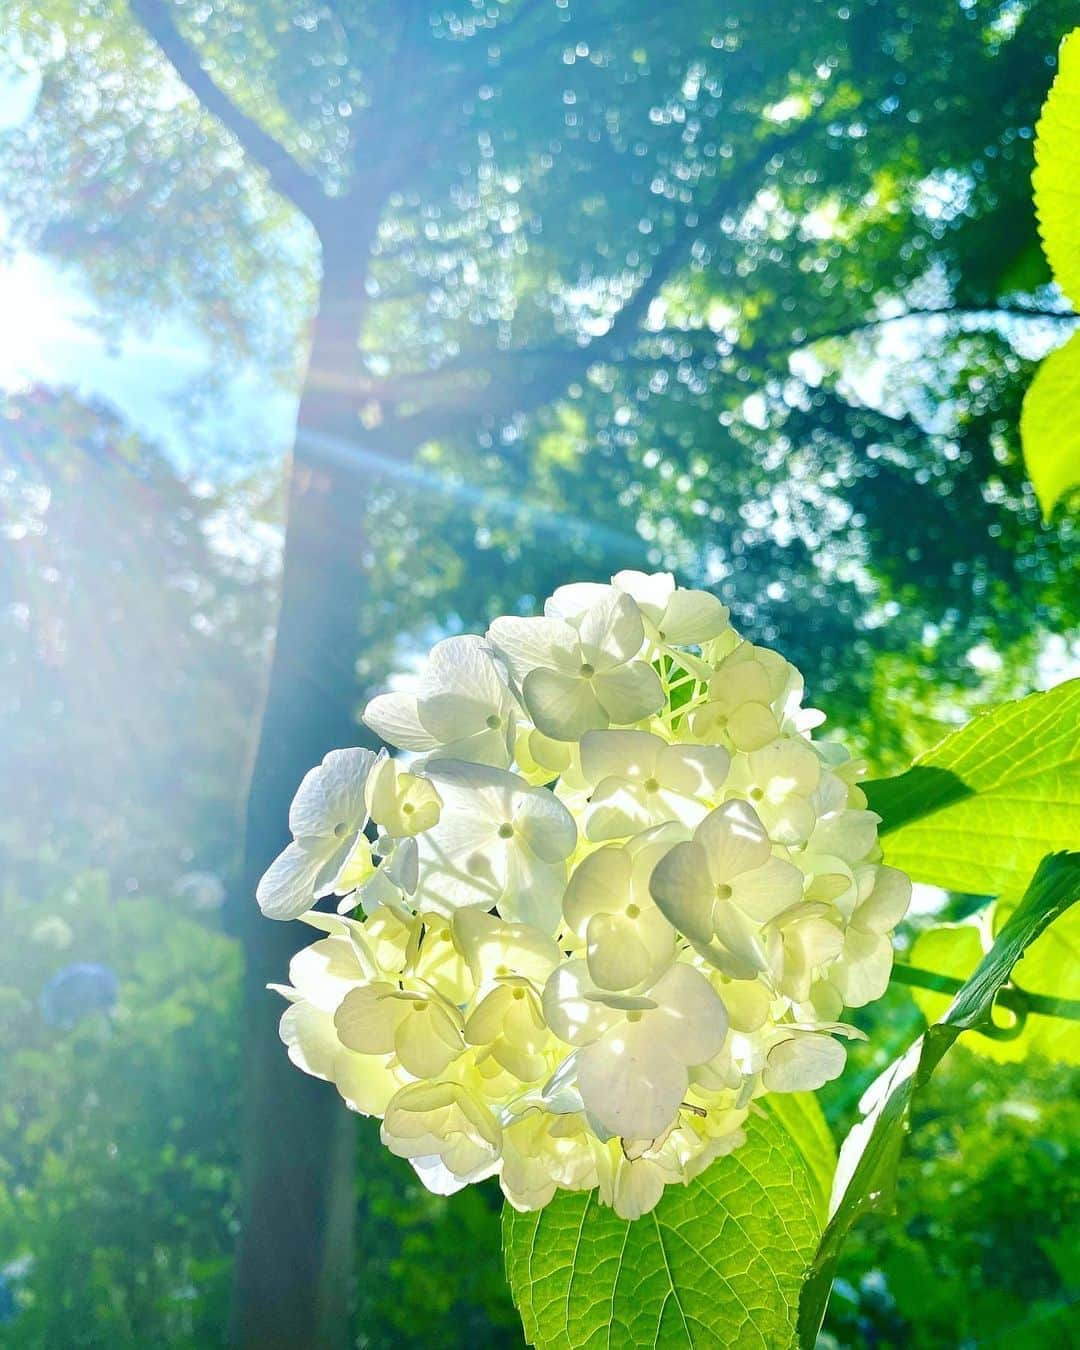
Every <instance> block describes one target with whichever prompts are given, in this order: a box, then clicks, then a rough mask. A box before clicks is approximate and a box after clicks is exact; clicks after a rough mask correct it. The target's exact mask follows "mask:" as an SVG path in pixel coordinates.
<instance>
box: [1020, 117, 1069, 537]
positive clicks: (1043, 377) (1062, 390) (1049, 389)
mask: <svg viewBox="0 0 1080 1350" xmlns="http://www.w3.org/2000/svg"><path fill="white" fill-rule="evenodd" d="M1077 135H1078V137H1080V132H1078V133H1077ZM1078 234H1080V227H1078ZM1077 408H1080V333H1074V334H1073V335H1072V337H1071V338H1070V339H1069V340H1068V342H1066V344H1065V345H1064V347H1059V348H1058V350H1057V351H1056V352H1051V353H1050V355H1049V356H1048V357H1047V358H1046V360H1045V361H1043V363H1042V365H1040V366H1039V369H1038V370H1037V371H1036V372H1035V378H1034V379H1033V380H1032V382H1031V387H1030V388H1029V389H1028V391H1027V393H1026V394H1025V395H1024V406H1023V409H1022V410H1021V413H1020V437H1021V440H1022V441H1023V445H1024V463H1025V464H1026V465H1027V471H1028V477H1029V478H1030V479H1031V485H1032V487H1033V488H1034V489H1035V495H1036V497H1038V499H1039V505H1040V507H1041V508H1042V513H1043V516H1044V517H1046V519H1049V518H1050V514H1051V512H1052V511H1053V509H1054V507H1055V506H1056V505H1057V503H1058V502H1059V501H1060V500H1061V498H1062V497H1063V496H1064V495H1065V493H1066V492H1068V491H1069V489H1070V488H1072V487H1074V486H1076V485H1077V484H1080V418H1078V417H1077V414H1076V410H1077Z"/></svg>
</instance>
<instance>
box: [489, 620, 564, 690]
mask: <svg viewBox="0 0 1080 1350" xmlns="http://www.w3.org/2000/svg"><path fill="white" fill-rule="evenodd" d="M487 637H488V641H489V642H490V643H491V645H492V646H493V647H494V648H495V650H496V651H497V652H498V653H499V655H500V656H501V657H502V658H503V659H504V660H505V661H506V664H507V665H508V666H509V667H510V671H511V674H512V675H513V676H514V678H515V679H516V680H518V681H522V680H524V679H525V676H526V675H528V673H529V671H531V670H536V669H537V668H538V667H541V666H546V667H548V668H550V667H551V666H552V665H558V666H559V667H560V669H561V668H564V667H565V665H566V663H568V662H572V661H574V660H575V659H577V657H578V635H577V630H576V629H574V628H572V627H571V626H570V624H568V623H564V622H563V620H562V619H518V618H513V617H510V618H502V619H496V620H495V622H494V623H493V624H492V625H491V627H490V628H489V629H488V632H487Z"/></svg>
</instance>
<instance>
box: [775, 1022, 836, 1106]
mask: <svg viewBox="0 0 1080 1350" xmlns="http://www.w3.org/2000/svg"><path fill="white" fill-rule="evenodd" d="M846 1059H847V1052H846V1051H845V1050H844V1047H843V1046H842V1045H841V1044H840V1042H839V1041H835V1040H833V1038H832V1037H831V1036H815V1035H796V1036H792V1037H791V1038H790V1039H789V1040H785V1041H781V1042H780V1043H779V1045H774V1046H773V1048H772V1049H771V1050H770V1051H769V1053H768V1055H767V1056H766V1060H765V1069H764V1071H763V1073H762V1075H761V1080H762V1082H763V1083H764V1085H765V1087H766V1088H768V1090H769V1091H770V1092H815V1091H816V1090H817V1089H818V1088H819V1087H824V1086H825V1084H826V1083H829V1082H831V1081H832V1080H833V1079H834V1078H839V1076H840V1074H841V1073H843V1071H844V1063H845V1061H846Z"/></svg>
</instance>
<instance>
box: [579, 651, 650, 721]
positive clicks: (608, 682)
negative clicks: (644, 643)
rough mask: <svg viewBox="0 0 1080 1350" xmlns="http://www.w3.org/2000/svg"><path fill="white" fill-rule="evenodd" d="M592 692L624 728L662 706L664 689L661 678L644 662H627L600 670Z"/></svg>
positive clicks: (609, 714)
mask: <svg viewBox="0 0 1080 1350" xmlns="http://www.w3.org/2000/svg"><path fill="white" fill-rule="evenodd" d="M592 686H593V691H594V692H595V694H596V697H597V699H599V701H600V705H601V707H602V708H603V709H604V712H605V713H606V714H607V717H606V718H605V721H607V720H608V719H610V720H611V721H612V722H614V723H615V724H616V725H622V726H625V725H626V724H627V723H630V722H640V721H641V720H642V718H644V717H649V716H651V715H652V714H653V713H654V712H658V711H659V710H660V709H661V708H662V707H663V706H664V689H663V686H662V685H661V683H660V677H659V675H657V673H656V671H655V670H653V668H652V666H649V665H646V664H645V662H644V661H630V662H629V663H628V664H627V665H624V666H617V667H616V668H615V669H613V670H606V671H603V672H602V673H601V674H599V675H597V676H596V678H595V679H594V680H593V682H592Z"/></svg>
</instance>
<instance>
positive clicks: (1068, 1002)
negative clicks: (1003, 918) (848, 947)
mask: <svg viewBox="0 0 1080 1350" xmlns="http://www.w3.org/2000/svg"><path fill="white" fill-rule="evenodd" d="M892 979H893V981H894V982H895V983H897V984H910V985H914V986H915V987H916V988H919V989H933V990H934V991H935V992H936V993H939V994H956V993H959V991H960V990H961V989H962V988H963V985H964V981H963V980H958V979H955V978H954V977H953V976H952V975H939V974H937V972H936V971H932V970H922V969H920V968H919V967H918V966H909V965H906V964H904V963H903V962H899V963H897V964H896V965H895V966H893V972H892ZM997 1001H998V1003H1000V1004H1001V1006H1002V1007H1003V1008H1009V1009H1010V1010H1011V1011H1013V1012H1015V1013H1018V1014H1020V1015H1023V1014H1025V1013H1039V1014H1040V1015H1041V1016H1043V1017H1067V1018H1069V1019H1070V1020H1071V1021H1074V1022H1080V1000H1077V999H1071V998H1051V997H1050V996H1049V995H1047V994H1030V993H1028V991H1027V990H1026V989H1018V988H1017V986H1016V985H1013V984H1007V985H1005V987H1004V988H1003V989H1002V990H1001V991H1000V993H999V994H998V996H997Z"/></svg>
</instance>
